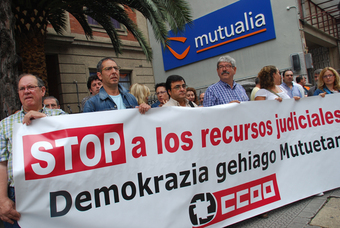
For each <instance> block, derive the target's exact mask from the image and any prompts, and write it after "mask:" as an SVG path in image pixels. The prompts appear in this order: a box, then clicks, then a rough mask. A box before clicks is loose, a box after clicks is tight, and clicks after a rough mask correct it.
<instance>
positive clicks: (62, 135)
mask: <svg viewBox="0 0 340 228" xmlns="http://www.w3.org/2000/svg"><path fill="white" fill-rule="evenodd" d="M23 145H24V147H23V149H24V165H25V178H26V180H34V179H41V178H47V177H53V176H59V175H64V174H68V173H75V172H81V171H85V170H90V169H97V168H102V167H106V166H112V165H118V164H123V163H126V151H125V143H124V133H123V124H110V125H101V126H94V127H82V128H72V129H64V130H60V131H54V132H48V133H45V134H40V135H26V136H24V137H23Z"/></svg>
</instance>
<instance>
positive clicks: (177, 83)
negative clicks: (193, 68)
mask: <svg viewBox="0 0 340 228" xmlns="http://www.w3.org/2000/svg"><path fill="white" fill-rule="evenodd" d="M165 85H166V91H167V92H168V94H169V96H170V100H169V101H168V102H166V103H165V104H164V105H163V107H170V106H181V107H197V105H196V104H195V103H193V102H191V101H189V100H188V99H187V98H186V94H187V85H186V84H185V80H184V78H183V77H182V76H179V75H170V76H169V77H168V78H167V79H166V83H165Z"/></svg>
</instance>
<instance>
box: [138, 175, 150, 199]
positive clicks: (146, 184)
mask: <svg viewBox="0 0 340 228" xmlns="http://www.w3.org/2000/svg"><path fill="white" fill-rule="evenodd" d="M150 180H151V177H148V178H146V180H145V182H144V183H143V177H142V173H138V184H139V185H138V187H139V195H140V196H144V190H145V191H147V193H148V194H149V195H151V194H153V192H152V191H151V189H150V188H149V182H150Z"/></svg>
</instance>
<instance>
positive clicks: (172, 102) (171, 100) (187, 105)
mask: <svg viewBox="0 0 340 228" xmlns="http://www.w3.org/2000/svg"><path fill="white" fill-rule="evenodd" d="M191 103H192V104H193V105H194V106H195V107H197V105H196V104H195V103H194V102H191ZM170 106H180V107H184V106H181V105H180V104H179V102H178V101H176V100H174V99H172V98H171V97H170V100H168V102H166V103H165V104H164V105H163V106H162V107H170ZM185 107H191V105H190V104H189V100H188V99H186V98H185Z"/></svg>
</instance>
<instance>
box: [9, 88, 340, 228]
mask: <svg viewBox="0 0 340 228" xmlns="http://www.w3.org/2000/svg"><path fill="white" fill-rule="evenodd" d="M339 98H340V94H334V95H327V96H326V97H325V98H321V97H319V96H317V97H311V98H304V99H301V100H300V101H294V100H293V99H290V100H283V101H282V102H278V101H256V102H244V103H241V104H227V105H221V106H215V107H210V108H181V107H169V108H155V109H152V110H149V111H148V112H147V113H146V114H145V115H141V114H140V113H139V112H138V110H137V109H133V110H120V111H105V112H96V113H85V114H73V115H65V116H57V117H46V118H42V119H38V120H34V121H33V123H32V125H30V126H25V125H21V124H18V125H16V126H15V134H14V135H15V138H14V180H15V191H16V202H17V204H16V208H17V210H18V211H19V212H20V213H21V219H20V221H19V224H20V225H21V226H22V227H23V228H26V227H27V228H29V227H50V228H54V227H55V228H57V227H58V228H59V227H148V228H149V227H157V228H158V227H176V228H177V227H223V226H227V225H230V224H233V223H236V222H238V221H241V220H244V219H247V218H250V217H252V216H255V215H258V214H261V213H263V212H266V211H269V210H273V209H275V208H278V207H281V206H283V205H286V204H289V203H291V202H294V201H297V200H299V199H303V198H306V197H308V196H311V195H314V194H317V193H320V192H323V191H326V190H330V189H333V188H337V187H339V186H340V175H334V174H335V173H340V166H339V165H338V161H339V160H340V149H339V141H340V134H339V130H338V129H339V126H340V124H339V123H340V109H339Z"/></svg>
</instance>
